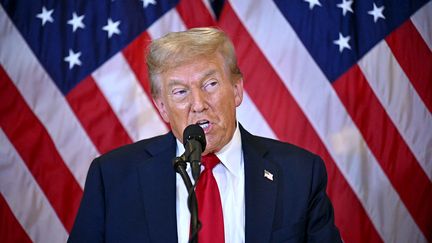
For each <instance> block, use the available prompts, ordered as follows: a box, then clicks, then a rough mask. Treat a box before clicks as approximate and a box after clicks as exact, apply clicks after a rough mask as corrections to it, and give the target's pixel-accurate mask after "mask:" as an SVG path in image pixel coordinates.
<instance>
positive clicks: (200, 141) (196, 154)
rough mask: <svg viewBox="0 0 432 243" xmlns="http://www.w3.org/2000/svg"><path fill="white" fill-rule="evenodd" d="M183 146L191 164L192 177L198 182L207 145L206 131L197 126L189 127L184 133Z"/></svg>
mask: <svg viewBox="0 0 432 243" xmlns="http://www.w3.org/2000/svg"><path fill="white" fill-rule="evenodd" d="M183 145H184V147H185V155H186V159H188V160H189V161H190V163H191V168H192V177H193V178H194V180H195V182H196V181H197V180H198V177H199V175H200V173H201V169H200V161H201V154H202V152H203V151H204V150H205V148H206V145H207V143H206V139H205V134H204V130H203V129H202V128H201V127H200V126H199V125H196V124H191V125H189V126H187V127H186V128H185V130H184V131H183Z"/></svg>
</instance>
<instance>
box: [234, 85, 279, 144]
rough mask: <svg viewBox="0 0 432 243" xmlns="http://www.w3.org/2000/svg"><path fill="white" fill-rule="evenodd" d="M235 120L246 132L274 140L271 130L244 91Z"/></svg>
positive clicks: (274, 136)
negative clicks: (236, 119)
mask: <svg viewBox="0 0 432 243" xmlns="http://www.w3.org/2000/svg"><path fill="white" fill-rule="evenodd" d="M237 118H238V120H239V122H240V123H241V124H242V126H243V127H244V128H245V129H246V130H248V132H250V133H252V134H255V135H258V136H262V137H268V138H273V139H276V135H275V134H274V132H273V130H272V129H271V128H270V126H269V125H268V123H267V122H266V121H265V119H264V117H263V116H262V115H261V113H260V112H259V110H258V109H257V108H256V106H255V104H254V103H253V101H252V100H251V98H250V97H249V95H248V94H247V93H246V91H244V92H243V102H242V104H241V105H240V106H239V107H238V108H237Z"/></svg>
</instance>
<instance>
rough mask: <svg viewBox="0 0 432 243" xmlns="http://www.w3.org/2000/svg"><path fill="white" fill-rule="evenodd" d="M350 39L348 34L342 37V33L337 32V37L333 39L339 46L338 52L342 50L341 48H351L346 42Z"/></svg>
mask: <svg viewBox="0 0 432 243" xmlns="http://www.w3.org/2000/svg"><path fill="white" fill-rule="evenodd" d="M350 39H351V37H350V36H346V37H344V36H343V35H342V33H339V39H338V40H335V41H333V43H334V44H336V45H338V46H339V52H342V51H343V49H345V48H347V49H351V46H350V45H349V44H348V41H349V40H350Z"/></svg>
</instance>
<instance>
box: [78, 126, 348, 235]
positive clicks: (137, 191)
mask: <svg viewBox="0 0 432 243" xmlns="http://www.w3.org/2000/svg"><path fill="white" fill-rule="evenodd" d="M241 137H242V146H243V154H244V167H245V208H246V218H245V222H246V223H245V239H246V242H259V243H263V242H340V236H339V232H338V230H337V228H336V227H335V225H334V216H333V208H332V205H331V203H330V201H329V199H328V197H327V195H326V192H325V189H326V184H327V176H326V171H325V166H324V163H323V161H322V160H321V159H320V158H319V157H318V156H316V155H314V154H312V153H309V152H307V151H305V150H303V149H300V148H298V147H296V146H293V145H290V144H286V143H282V142H278V141H275V140H271V139H266V138H261V137H257V136H253V135H251V134H250V133H248V132H247V131H245V130H244V129H243V128H241ZM175 152H176V142H175V138H174V136H173V134H172V133H168V134H166V135H163V136H159V137H155V138H151V139H146V140H142V141H140V142H137V143H134V144H131V145H127V146H124V147H122V148H119V149H117V150H114V151H112V152H110V153H107V154H105V155H103V156H101V157H99V158H97V159H95V160H94V161H93V163H92V164H91V166H90V170H89V172H88V176H87V181H86V185H85V190H84V196H83V198H82V201H81V206H80V209H79V212H78V215H77V218H76V221H75V224H74V227H73V229H72V232H71V234H70V238H69V241H70V242H103V241H105V242H164V243H166V242H177V241H178V240H177V225H176V174H175V172H174V169H173V166H172V163H171V160H172V159H173V158H174V157H175ZM264 170H267V171H269V172H270V173H272V174H273V181H272V180H269V179H268V178H266V177H264Z"/></svg>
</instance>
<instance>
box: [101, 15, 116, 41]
mask: <svg viewBox="0 0 432 243" xmlns="http://www.w3.org/2000/svg"><path fill="white" fill-rule="evenodd" d="M119 25H120V20H119V21H116V22H113V21H112V20H111V18H109V19H108V22H107V25H105V26H104V27H103V28H102V29H103V30H105V31H106V32H108V38H111V36H112V35H113V34H117V35H120V30H119V28H118V26H119Z"/></svg>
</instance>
